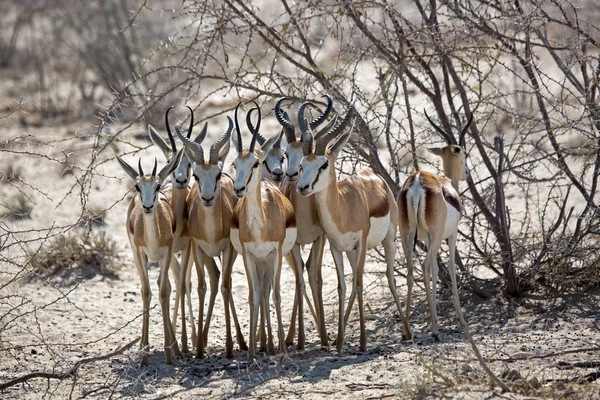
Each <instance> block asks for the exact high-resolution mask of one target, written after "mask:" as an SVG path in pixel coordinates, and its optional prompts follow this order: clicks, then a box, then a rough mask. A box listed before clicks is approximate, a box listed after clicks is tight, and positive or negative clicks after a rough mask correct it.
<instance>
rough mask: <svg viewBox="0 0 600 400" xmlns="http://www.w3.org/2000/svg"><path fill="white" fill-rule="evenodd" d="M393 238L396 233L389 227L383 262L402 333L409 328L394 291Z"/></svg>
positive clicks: (394, 249)
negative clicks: (400, 322) (402, 328)
mask: <svg viewBox="0 0 600 400" xmlns="http://www.w3.org/2000/svg"><path fill="white" fill-rule="evenodd" d="M395 236H396V233H395V232H394V227H393V226H391V225H390V228H389V230H388V233H387V235H386V237H385V238H384V239H383V251H384V252H385V262H386V264H387V271H386V273H387V280H388V287H389V288H390V291H391V292H392V297H393V298H394V302H395V303H396V308H397V309H398V314H400V319H401V320H402V326H403V327H404V332H410V326H409V325H408V321H407V320H406V318H404V314H403V313H402V306H401V304H400V299H399V298H398V291H397V290H396V279H395V278H394V264H395V262H396V241H395V240H394V237H395Z"/></svg>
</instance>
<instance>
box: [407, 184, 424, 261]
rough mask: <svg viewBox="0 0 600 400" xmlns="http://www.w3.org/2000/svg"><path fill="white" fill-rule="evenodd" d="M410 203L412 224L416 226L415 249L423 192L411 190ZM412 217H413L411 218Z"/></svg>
mask: <svg viewBox="0 0 600 400" xmlns="http://www.w3.org/2000/svg"><path fill="white" fill-rule="evenodd" d="M409 199H410V204H409V207H408V208H409V217H408V219H409V221H410V226H414V227H415V232H414V236H415V240H414V243H413V251H414V250H415V247H416V246H417V226H418V225H419V203H420V202H421V193H419V191H417V190H411V191H410V194H409ZM411 208H412V214H411V213H410V209H411ZM411 217H412V218H411Z"/></svg>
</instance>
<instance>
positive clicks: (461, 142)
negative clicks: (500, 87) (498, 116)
mask: <svg viewBox="0 0 600 400" xmlns="http://www.w3.org/2000/svg"><path fill="white" fill-rule="evenodd" d="M493 113H494V110H493V109H492V114H493ZM490 117H491V114H490ZM471 122H473V113H472V112H471V116H470V117H469V122H467V124H466V125H465V127H464V128H463V130H462V132H461V133H460V136H459V137H458V145H459V146H460V147H462V148H463V149H464V148H465V134H466V133H467V130H468V129H469V126H471Z"/></svg>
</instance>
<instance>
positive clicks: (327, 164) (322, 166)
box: [319, 161, 329, 171]
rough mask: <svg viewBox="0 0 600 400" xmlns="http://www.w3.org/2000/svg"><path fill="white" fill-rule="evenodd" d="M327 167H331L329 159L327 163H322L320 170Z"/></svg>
mask: <svg viewBox="0 0 600 400" xmlns="http://www.w3.org/2000/svg"><path fill="white" fill-rule="evenodd" d="M327 167H329V161H327V162H326V163H325V164H323V165H321V168H319V170H320V171H323V170H325V169H327Z"/></svg>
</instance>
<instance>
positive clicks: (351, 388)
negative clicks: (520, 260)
mask: <svg viewBox="0 0 600 400" xmlns="http://www.w3.org/2000/svg"><path fill="white" fill-rule="evenodd" d="M182 115H183V114H182ZM273 122H274V121H271V122H270V123H271V124H272V123H273ZM4 125H5V126H3V127H2V130H3V133H2V136H3V137H14V136H18V135H22V134H24V133H26V134H31V136H30V137H27V138H25V139H23V140H21V142H23V143H28V144H24V145H22V146H18V148H19V149H22V150H24V151H25V150H27V149H28V148H35V149H36V152H38V153H39V152H45V153H46V154H47V155H48V157H50V158H57V159H62V158H61V157H63V158H64V155H65V154H67V155H68V157H69V159H70V160H71V162H73V163H75V164H76V165H78V166H80V167H82V168H85V166H86V165H87V163H88V162H89V161H90V157H89V154H90V150H91V148H92V144H93V141H92V139H89V138H88V139H75V140H67V141H62V139H63V138H72V137H74V135H75V134H80V135H81V134H85V133H86V132H90V131H91V130H89V129H87V128H82V126H81V125H77V126H66V127H65V126H57V127H52V126H47V127H44V128H32V127H29V128H27V129H25V130H23V129H22V128H21V127H19V124H18V120H17V119H13V120H11V121H8V122H5V123H4ZM57 125H58V124H57ZM88 126H89V125H88ZM220 132H221V129H220V128H216V129H214V130H212V131H211V135H213V136H216V135H217V134H219V133H220ZM34 139H35V140H34ZM122 140H124V141H125V142H127V141H129V140H131V141H136V142H137V143H139V144H140V145H143V146H148V145H149V144H150V143H149V141H147V139H146V133H145V127H143V126H141V125H140V126H135V127H133V128H131V129H129V130H128V131H127V133H126V134H125V135H124V136H123V137H122ZM36 143H37V144H36ZM40 143H50V144H49V145H42V144H40ZM116 150H117V151H118V152H121V153H123V152H126V151H130V150H131V147H128V146H126V145H124V144H118V145H117V146H116ZM139 155H140V156H142V157H143V160H144V163H145V164H144V165H147V166H148V167H149V166H150V164H151V162H152V161H153V157H154V156H157V157H158V159H159V160H162V154H160V153H159V152H158V149H156V148H155V147H151V148H148V149H147V150H143V151H141V152H140V153H139ZM3 157H4V156H3ZM231 157H232V154H230V155H229V160H230V159H231ZM101 158H102V159H107V160H108V161H107V162H106V163H104V164H101V166H100V167H99V168H98V169H97V174H98V175H96V176H95V177H94V179H93V181H92V187H91V197H90V204H92V205H94V206H96V207H101V208H105V209H108V211H107V213H106V218H105V221H104V225H102V226H95V227H94V228H93V229H94V230H104V231H106V232H107V233H108V235H109V236H110V237H111V238H112V239H113V240H115V241H116V242H117V244H118V246H119V248H120V249H121V255H122V257H123V266H122V267H121V268H120V269H119V270H118V271H117V272H116V274H115V275H104V274H101V273H99V271H90V270H89V269H85V268H81V269H78V270H76V271H74V272H73V271H68V272H67V273H65V274H63V275H61V274H58V275H56V276H54V277H52V278H49V279H40V278H38V279H34V280H24V279H23V280H18V281H17V282H15V283H13V284H11V285H9V286H7V287H3V289H2V292H1V293H0V315H5V313H7V312H8V311H9V310H10V309H11V308H14V307H16V306H19V304H18V302H20V301H21V299H26V300H30V301H31V302H30V303H28V304H25V305H21V306H20V308H19V310H20V312H21V313H23V312H25V311H31V312H30V313H25V314H24V315H22V316H21V317H19V318H18V319H17V320H16V321H14V323H12V324H10V326H9V327H8V328H7V329H5V330H2V326H3V325H4V323H6V322H5V321H2V325H0V384H1V383H2V382H6V381H8V380H9V379H12V378H15V377H19V376H21V375H24V374H27V373H30V372H36V371H45V372H53V373H62V372H65V371H67V370H69V368H71V367H72V366H73V365H74V363H75V362H77V361H79V360H82V359H88V358H90V357H95V356H101V355H105V354H108V353H110V352H112V351H114V350H116V349H118V348H120V347H121V346H124V345H126V344H128V343H130V342H132V341H133V340H134V339H136V338H137V337H138V336H139V335H140V333H141V318H140V316H141V308H142V303H141V297H140V294H139V292H140V284H139V278H138V276H137V273H136V271H135V268H134V265H133V262H132V257H131V252H130V250H129V245H128V242H127V240H126V236H125V229H124V226H123V225H124V224H123V222H124V219H125V212H126V207H127V204H128V198H129V197H128V196H126V193H127V191H128V190H129V189H130V188H131V184H130V182H129V181H128V180H127V178H126V177H125V174H124V173H123V172H122V171H121V169H120V168H119V167H118V164H117V163H116V161H114V160H112V158H113V156H112V152H110V151H106V152H104V153H103V154H102V155H101ZM125 158H126V159H127V160H128V161H130V162H131V163H134V162H136V160H137V158H135V157H134V156H131V155H129V156H125ZM2 164H3V168H4V166H6V165H8V164H13V165H14V167H17V166H18V167H19V168H20V171H21V177H22V179H23V180H24V181H27V182H33V184H34V186H35V187H36V188H37V189H39V191H35V190H32V189H31V188H27V187H24V188H23V190H24V191H25V192H26V193H27V195H28V196H30V197H31V199H32V203H33V208H32V210H31V218H30V219H22V220H21V219H5V220H3V221H2V223H1V225H0V229H5V230H7V231H8V230H24V231H25V230H29V229H34V230H35V229H42V228H47V227H49V226H51V224H53V223H55V224H56V225H58V226H61V225H68V224H70V223H72V222H73V221H75V220H76V219H77V217H78V216H79V214H80V213H81V204H80V198H79V196H78V192H77V190H76V191H75V192H74V193H73V194H70V195H68V196H67V195H66V194H67V193H68V191H69V189H70V188H71V185H73V184H74V183H75V182H76V181H75V178H74V177H73V176H72V175H68V174H67V175H64V176H63V177H62V178H61V177H59V176H60V174H61V170H62V166H60V164H59V163H57V162H54V161H52V160H50V159H47V158H44V157H28V156H26V155H14V157H12V158H11V157H7V158H6V159H3V160H2ZM227 164H229V162H228V163H227ZM77 175H78V173H76V174H75V176H77ZM15 193H16V191H15V190H14V187H13V186H12V185H7V184H3V185H0V194H1V195H2V198H7V197H9V196H14V195H15ZM63 198H64V199H65V200H64V201H63V202H60V200H61V199H63ZM74 229H76V230H77V232H82V233H83V232H85V229H84V228H74ZM28 235H29V236H31V237H35V236H36V233H35V232H32V233H30V234H27V235H26V234H22V235H21V236H19V237H20V238H25V237H27V236H28ZM8 240H9V241H10V240H14V239H11V238H9V239H8ZM13 255H14V254H13ZM304 256H305V257H306V256H307V249H304ZM401 258H402V253H401V252H399V253H398V255H397V257H396V259H397V260H398V271H399V272H402V271H403V269H402V268H401V267H400V266H401V263H400V260H401ZM0 268H1V270H0V272H2V274H1V275H0V279H1V282H2V283H4V282H6V281H7V280H8V279H10V278H11V276H12V274H14V273H15V267H14V266H12V265H10V264H8V263H5V264H3V265H2V266H1V267H0ZM384 269H385V267H384V265H383V263H381V262H378V261H375V260H373V259H372V260H370V262H369V263H368V266H367V274H366V276H367V281H366V282H367V283H366V291H365V297H366V310H367V313H368V321H367V335H368V351H367V352H365V353H359V352H357V348H358V321H357V319H356V318H357V313H356V312H355V313H354V314H353V316H352V318H351V321H350V324H349V327H348V330H347V335H346V343H347V345H346V351H345V352H344V353H343V354H337V352H336V351H335V349H334V347H332V348H330V349H323V348H321V347H320V346H319V341H318V337H317V334H316V330H315V327H314V324H313V322H312V319H311V317H310V314H309V313H308V312H307V313H306V315H305V319H306V321H307V322H306V324H307V334H308V338H307V339H308V346H307V349H306V350H304V351H296V350H295V348H294V347H292V348H290V349H288V350H289V359H288V360H286V361H285V362H283V363H281V362H280V357H279V356H266V355H264V354H260V355H259V357H258V359H257V361H256V362H254V363H251V364H249V363H248V362H247V360H246V353H245V352H244V351H239V350H238V349H237V345H236V346H235V347H236V352H235V358H234V359H233V360H227V359H225V358H224V357H223V351H224V336H225V328H224V318H223V304H222V298H221V296H220V295H219V296H218V297H217V302H216V310H215V314H214V317H213V320H212V323H211V330H210V334H209V344H208V348H207V351H206V354H207V357H206V358H205V359H204V360H197V359H194V358H192V357H191V356H186V357H185V358H183V359H177V360H176V362H175V365H167V364H165V360H164V355H163V352H162V340H163V339H162V319H161V315H160V307H159V306H158V296H157V294H156V293H157V286H156V284H155V282H156V281H157V278H158V268H157V267H156V266H154V267H153V268H151V270H150V280H151V282H152V289H153V291H154V296H153V300H152V307H153V308H152V309H151V315H150V321H151V323H150V345H151V348H150V365H149V366H147V367H140V366H139V350H138V347H137V344H135V345H133V346H132V347H131V349H129V350H127V351H125V352H123V353H122V354H119V355H116V356H114V357H111V358H109V359H106V360H100V361H96V362H91V363H88V364H85V365H82V366H81V367H80V368H79V369H78V370H77V371H76V373H74V374H73V375H72V376H69V377H67V379H64V380H62V381H58V380H55V379H51V380H47V379H40V378H37V379H30V380H28V381H26V382H23V383H20V384H18V385H15V386H12V387H10V388H8V389H6V390H5V391H3V392H0V398H7V399H12V398H42V397H44V398H48V397H58V398H63V397H68V396H70V397H73V398H80V397H91V398H107V397H113V398H118V397H130V396H133V397H143V398H149V399H156V398H162V397H166V396H171V395H172V396H174V397H175V398H191V397H194V398H196V397H210V398H221V397H232V396H241V397H251V396H256V397H261V398H274V399H275V398H277V399H278V398H298V397H307V398H317V397H331V398H434V397H435V398H437V397H446V398H465V399H467V398H468V399H471V398H532V397H541V398H563V397H565V396H569V397H571V398H598V396H600V386H598V384H597V383H596V382H595V379H594V377H595V375H588V374H593V373H596V374H597V373H598V372H597V366H598V365H597V364H594V365H595V368H586V367H585V366H584V367H581V366H580V365H578V364H571V363H575V362H579V361H595V362H596V363H597V360H596V359H597V355H598V348H599V346H600V343H599V338H600V332H599V329H598V327H597V313H596V310H597V304H598V302H599V300H600V293H598V292H596V293H587V294H586V295H579V296H573V297H556V296H539V297H538V296H535V295H530V296H528V297H527V298H525V299H521V300H515V299H507V298H505V297H503V296H502V295H501V294H500V293H498V289H497V288H498V287H499V286H500V285H499V282H496V281H489V282H487V284H486V290H488V291H490V292H491V293H492V295H491V297H490V298H488V299H481V298H479V297H476V296H474V295H472V294H471V293H470V292H469V291H467V290H463V291H461V292H460V293H461V301H462V305H463V308H464V311H465V317H466V320H467V322H468V323H469V325H470V328H471V330H472V333H473V334H474V337H475V340H476V341H477V343H478V345H479V347H480V349H481V351H482V353H483V355H484V357H485V358H486V359H489V360H491V361H490V365H491V368H492V370H493V371H494V372H495V373H496V374H497V375H498V376H502V378H503V380H504V381H505V382H506V383H507V384H508V385H509V387H510V388H511V389H512V390H513V391H514V393H502V392H501V391H500V389H499V388H494V387H493V386H491V385H490V383H489V382H490V381H489V379H488V378H487V377H486V376H485V374H484V373H483V370H482V369H481V367H480V366H479V364H478V363H477V362H476V361H475V359H474V356H473V353H472V351H471V349H470V347H469V345H468V343H467V342H466V339H465V335H464V333H463V332H462V330H461V329H460V327H459V326H458V324H457V322H456V318H455V316H454V311H453V308H452V303H451V298H450V291H449V290H447V289H442V290H441V299H440V306H439V314H440V323H441V330H442V333H443V336H442V340H441V342H434V341H433V339H432V338H431V336H430V334H429V332H428V327H429V322H428V314H427V309H426V301H425V296H424V292H423V290H422V282H420V281H418V282H417V286H418V288H417V291H416V295H415V298H414V311H413V314H412V318H411V323H412V326H413V329H414V331H415V340H414V342H412V343H407V342H402V340H401V325H400V323H399V318H398V315H397V311H396V309H395V307H394V305H393V302H392V298H391V295H390V294H389V291H388V289H387V285H386V283H385V275H384ZM349 270H350V268H349V267H347V269H346V272H348V271H349ZM323 271H324V272H323V273H324V281H325V283H324V293H325V299H326V304H325V311H326V316H327V328H328V333H329V336H330V338H333V337H334V335H335V333H336V329H337V328H336V324H337V322H336V321H337V316H336V313H337V291H336V278H335V270H334V267H333V262H332V259H331V256H330V255H329V252H328V250H326V257H325V259H324V266H323ZM73 273H75V274H76V275H79V276H80V277H79V278H77V279H72V278H73ZM418 275H420V272H418ZM67 277H68V279H67ZM233 279H234V289H233V292H234V296H235V303H236V306H237V310H238V314H239V316H240V320H241V323H242V327H243V332H244V334H245V335H246V337H247V330H248V328H247V325H248V318H247V315H248V306H247V300H246V299H247V284H246V278H245V276H244V272H243V265H242V261H241V258H238V259H237V261H236V263H235V266H234V276H233ZM282 279H283V282H282V285H283V286H282V287H283V292H282V297H283V315H284V321H285V323H286V329H287V324H288V323H289V316H290V314H291V305H292V302H293V275H292V273H291V271H290V270H289V268H288V267H287V265H285V264H284V271H283V274H282ZM74 282H77V283H74ZM193 282H194V283H193V284H194V287H195V282H196V281H195V278H194V280H193ZM349 283H350V280H349V279H348V284H349ZM397 283H398V284H399V290H400V291H401V295H404V289H405V287H404V283H405V281H404V278H402V277H401V276H398V277H397ZM0 287H1V286H0ZM9 295H14V296H15V297H9ZM20 296H22V297H20ZM196 298H197V297H196V293H195V290H194V307H195V310H196V312H197V300H196ZM207 298H208V297H207ZM34 310H35V312H34ZM355 311H356V307H355ZM10 315H13V314H10ZM274 320H275V319H274ZM180 325H181V321H179V323H178V326H180ZM569 350H576V351H574V352H572V353H570V354H562V353H563V352H564V353H568V351H569ZM551 353H561V354H559V355H554V356H549V357H545V356H544V355H548V354H551ZM528 357H532V358H530V359H528V360H523V359H525V358H528ZM586 376H588V378H589V380H590V381H592V382H591V383H587V382H586V383H585V384H582V383H580V382H578V379H579V378H582V379H583V378H584V377H586Z"/></svg>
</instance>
